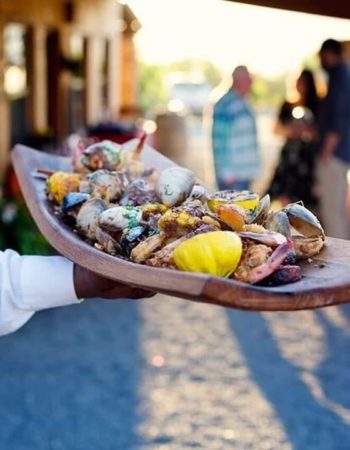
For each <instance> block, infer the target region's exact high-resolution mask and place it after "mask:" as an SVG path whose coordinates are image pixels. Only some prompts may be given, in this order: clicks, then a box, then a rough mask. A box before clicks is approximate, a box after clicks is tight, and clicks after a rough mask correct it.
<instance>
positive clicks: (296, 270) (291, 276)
mask: <svg viewBox="0 0 350 450" xmlns="http://www.w3.org/2000/svg"><path fill="white" fill-rule="evenodd" d="M301 278H302V273H301V268H300V266H297V265H281V266H280V268H279V269H278V270H276V272H274V273H273V274H271V275H270V276H269V277H268V278H265V280H263V281H262V282H261V283H259V284H263V285H264V286H280V285H282V284H287V283H295V282H296V281H299V280H300V279H301Z"/></svg>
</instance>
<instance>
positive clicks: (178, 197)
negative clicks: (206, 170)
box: [156, 167, 195, 206]
mask: <svg viewBox="0 0 350 450" xmlns="http://www.w3.org/2000/svg"><path fill="white" fill-rule="evenodd" d="M194 183H195V177H194V174H193V172H192V171H191V170H189V169H185V168H184V167H169V168H168V169H165V170H163V171H162V172H161V174H160V176H159V178H158V181H157V184H156V192H157V195H158V196H159V198H160V200H161V201H162V203H164V204H165V205H167V206H177V205H180V204H181V203H182V202H183V201H184V200H186V198H187V197H188V196H189V195H190V193H191V191H192V189H193V186H194Z"/></svg>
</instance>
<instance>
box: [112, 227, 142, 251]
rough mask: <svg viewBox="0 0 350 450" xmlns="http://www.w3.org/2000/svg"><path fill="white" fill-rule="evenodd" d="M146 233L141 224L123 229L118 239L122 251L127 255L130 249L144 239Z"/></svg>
mask: <svg viewBox="0 0 350 450" xmlns="http://www.w3.org/2000/svg"><path fill="white" fill-rule="evenodd" d="M147 236H148V233H147V231H146V229H145V227H143V226H136V227H133V228H127V229H125V230H124V231H123V234H122V236H121V238H120V240H119V244H120V246H121V249H122V251H123V253H124V254H125V255H126V256H129V255H130V253H131V250H132V249H133V248H134V247H136V245H138V244H139V243H140V242H141V241H143V240H144V239H146V237H147Z"/></svg>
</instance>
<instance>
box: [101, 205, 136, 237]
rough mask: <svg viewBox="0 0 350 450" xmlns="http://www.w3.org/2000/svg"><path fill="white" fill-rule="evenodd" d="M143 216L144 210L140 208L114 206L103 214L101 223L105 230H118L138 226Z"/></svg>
mask: <svg viewBox="0 0 350 450" xmlns="http://www.w3.org/2000/svg"><path fill="white" fill-rule="evenodd" d="M141 218H142V211H141V210H140V209H138V208H134V207H125V206H114V207H113V208H108V209H107V210H106V211H104V212H103V213H102V214H101V216H100V218H99V225H100V226H101V228H103V229H105V230H110V231H117V230H123V229H124V228H133V227H135V226H137V225H138V224H139V223H140V220H141Z"/></svg>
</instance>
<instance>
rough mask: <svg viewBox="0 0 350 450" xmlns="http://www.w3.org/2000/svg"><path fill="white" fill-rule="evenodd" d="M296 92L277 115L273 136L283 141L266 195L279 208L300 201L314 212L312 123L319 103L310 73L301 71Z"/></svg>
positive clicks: (314, 143) (313, 131)
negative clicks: (276, 134) (279, 135)
mask: <svg viewBox="0 0 350 450" xmlns="http://www.w3.org/2000/svg"><path fill="white" fill-rule="evenodd" d="M296 89H297V92H298V94H299V99H298V100H297V101H296V102H294V103H289V102H284V103H283V105H282V107H281V110H280V113H279V116H278V121H277V125H276V133H278V134H281V135H283V136H284V137H285V138H286V141H285V143H284V145H283V147H282V149H281V154H280V160H279V163H278V165H277V168H276V171H275V173H274V175H273V178H272V181H271V184H270V187H269V190H268V192H269V194H270V195H271V198H272V200H279V201H280V202H281V203H282V206H284V205H286V204H287V203H291V202H296V201H299V200H302V201H303V202H304V205H305V206H306V207H307V208H309V209H311V210H313V211H315V210H316V209H317V196H316V193H315V190H316V189H315V159H316V140H315V138H316V130H315V124H316V119H317V113H318V105H319V100H318V97H317V93H316V87H315V82H314V77H313V75H312V72H311V71H309V70H303V71H302V72H301V74H300V76H299V78H298V79H297V83H296Z"/></svg>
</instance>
